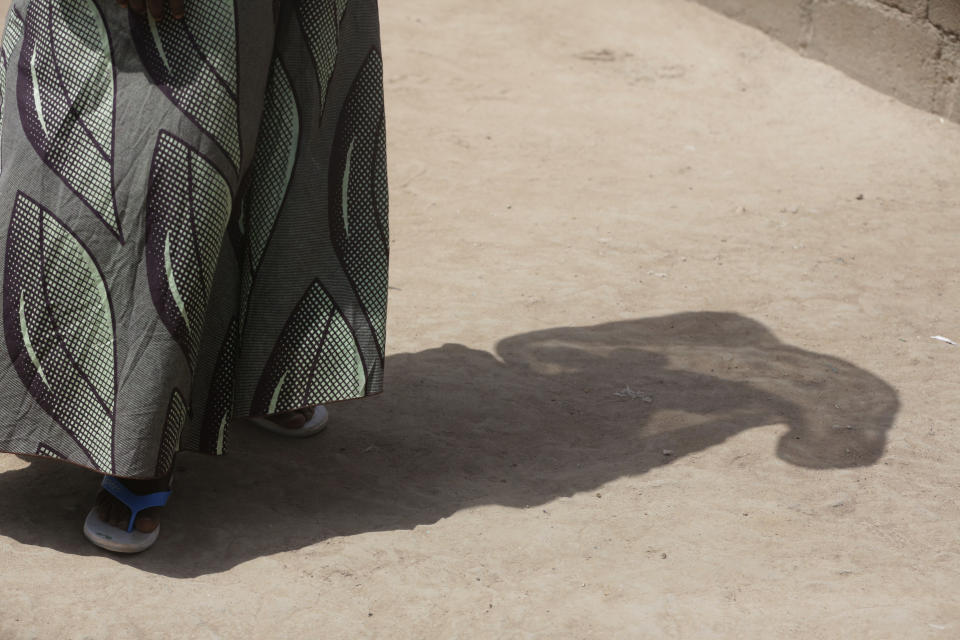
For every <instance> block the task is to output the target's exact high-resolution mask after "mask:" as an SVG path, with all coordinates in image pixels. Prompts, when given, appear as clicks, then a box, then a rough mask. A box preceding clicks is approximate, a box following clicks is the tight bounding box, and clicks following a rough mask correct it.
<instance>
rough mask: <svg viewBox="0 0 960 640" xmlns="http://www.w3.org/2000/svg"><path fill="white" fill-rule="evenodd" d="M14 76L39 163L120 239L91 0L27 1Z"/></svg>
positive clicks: (103, 34)
mask: <svg viewBox="0 0 960 640" xmlns="http://www.w3.org/2000/svg"><path fill="white" fill-rule="evenodd" d="M19 60H20V62H19V68H18V74H17V105H18V106H19V111H20V120H21V122H22V123H23V128H24V133H25V134H26V136H27V139H29V140H30V143H31V144H32V145H33V147H34V149H36V151H37V153H38V154H39V155H40V157H41V158H42V159H43V161H44V162H45V163H46V164H47V165H48V166H49V167H50V168H51V169H52V170H53V171H54V172H55V173H56V174H57V175H58V176H60V178H61V179H62V180H63V181H64V183H65V184H66V185H67V186H68V187H69V188H70V190H71V191H73V192H74V193H75V194H76V195H77V196H78V197H79V198H80V199H81V200H82V201H83V202H84V203H85V204H86V205H87V206H89V207H90V209H91V210H93V212H94V213H95V214H96V215H97V216H98V217H99V218H100V219H101V220H102V221H103V223H104V224H106V225H107V227H108V228H109V229H110V231H111V233H113V235H114V236H116V237H117V238H118V239H119V240H121V241H123V233H122V230H121V228H120V219H119V217H118V214H117V207H116V203H115V202H114V190H113V160H114V155H113V143H114V109H115V102H116V100H115V92H116V86H115V82H114V69H113V59H112V55H111V46H110V38H109V35H108V33H107V29H106V26H105V25H104V22H103V17H102V16H101V14H100V10H99V9H98V8H97V5H96V4H95V3H94V2H93V0H32V1H31V2H30V4H29V8H28V10H27V18H26V24H25V27H24V36H23V46H22V47H21V49H20V58H19Z"/></svg>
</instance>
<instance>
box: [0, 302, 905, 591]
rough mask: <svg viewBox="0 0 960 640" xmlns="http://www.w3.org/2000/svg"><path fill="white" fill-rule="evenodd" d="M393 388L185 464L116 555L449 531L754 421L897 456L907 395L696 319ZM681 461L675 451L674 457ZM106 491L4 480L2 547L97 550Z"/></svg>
mask: <svg viewBox="0 0 960 640" xmlns="http://www.w3.org/2000/svg"><path fill="white" fill-rule="evenodd" d="M386 372H387V380H386V388H387V393H385V394H383V395H381V396H378V397H376V398H370V399H367V400H365V401H362V402H350V403H342V404H338V405H334V406H332V407H331V416H332V419H331V426H330V427H329V429H328V433H326V434H325V435H323V436H321V437H318V438H314V439H311V440H309V441H305V442H304V441H289V440H286V439H278V438H276V437H274V436H271V435H270V434H268V433H263V432H261V431H259V430H257V429H256V428H255V427H253V426H250V425H249V424H247V423H244V422H243V421H238V422H237V423H236V424H235V425H233V427H232V433H231V447H230V449H231V452H230V455H228V456H226V457H224V458H220V459H218V458H210V457H204V456H197V455H185V456H180V457H179V459H178V461H177V470H178V471H177V473H178V475H177V482H176V490H175V495H174V497H173V499H172V500H171V503H170V506H169V507H168V508H167V510H166V511H167V513H166V515H165V518H164V522H165V524H164V525H163V528H164V531H163V533H162V535H161V539H160V541H159V542H158V543H157V545H156V546H155V547H154V548H153V549H151V550H150V551H148V552H147V553H145V554H142V555H140V556H134V557H121V556H116V557H117V559H118V561H119V562H124V563H127V564H130V565H132V566H135V567H138V568H140V569H142V570H144V571H149V572H153V573H158V574H162V575H167V576H173V577H195V576H198V575H204V574H208V573H216V572H220V571H225V570H227V569H230V568H231V567H233V566H235V565H237V564H239V563H242V562H245V561H247V560H251V559H253V558H256V557H259V556H262V555H270V554H274V553H278V552H282V551H289V550H292V549H299V548H302V547H305V546H308V545H311V544H314V543H317V542H320V541H323V540H325V539H327V538H330V537H333V536H345V535H351V534H356V533H363V532H368V531H379V530H392V529H409V528H412V527H415V526H417V525H422V524H432V523H434V522H436V521H437V520H439V519H441V518H445V517H447V516H450V515H452V514H453V513H455V512H457V511H458V510H460V509H463V508H465V507H470V506H477V505H485V504H497V505H504V506H509V507H526V506H531V505H538V504H544V503H546V502H549V501H551V500H553V499H555V498H557V497H561V496H569V495H572V494H574V493H577V492H582V491H591V490H594V489H596V488H597V487H599V486H601V485H603V484H604V483H607V482H609V481H611V480H614V479H616V478H619V477H622V476H635V475H639V474H643V473H645V472H646V471H648V470H650V469H652V468H654V467H657V466H660V465H664V464H669V463H671V462H672V461H675V460H677V459H679V458H682V457H683V456H685V455H688V454H691V453H695V452H698V451H703V450H704V449H707V448H709V447H712V446H714V445H717V444H720V443H722V442H723V441H724V440H725V439H727V438H729V437H731V436H733V435H736V434H738V433H741V432H743V431H744V430H747V429H751V428H754V427H761V426H767V425H786V427H787V430H786V432H785V433H784V434H783V435H782V436H781V437H780V439H779V443H778V446H777V448H776V451H775V452H771V453H775V455H777V456H779V457H780V458H781V459H783V460H785V461H787V462H789V463H791V464H794V465H800V466H803V467H809V468H822V469H830V468H843V467H855V466H866V465H871V464H873V463H875V462H876V461H877V460H879V459H880V457H881V456H882V455H883V451H884V447H885V443H886V434H887V431H888V430H889V429H890V428H891V427H892V425H893V421H894V418H895V416H896V414H897V411H898V409H899V400H898V397H897V393H896V391H895V390H894V389H893V388H892V387H891V386H890V385H888V384H887V383H885V382H884V381H883V380H881V379H880V378H878V377H877V376H875V375H873V374H871V373H869V372H868V371H865V370H863V369H861V368H858V367H857V366H855V365H853V364H851V363H849V362H846V361H844V360H841V359H839V358H835V357H833V356H829V355H824V354H819V353H815V352H812V351H805V350H803V349H799V348H796V347H792V346H790V345H787V344H784V343H783V342H781V341H780V340H778V339H777V338H776V337H775V336H774V335H773V334H772V333H771V332H770V331H769V330H768V329H767V328H765V327H764V326H763V325H762V324H760V323H758V322H756V321H754V320H751V319H749V318H746V317H744V316H741V315H738V314H734V313H709V312H692V313H681V314H674V315H669V316H663V317H655V318H644V319H638V320H629V321H623V322H615V323H608V324H601V325H596V326H589V327H560V328H554V329H547V330H543V331H536V332H532V333H525V334H520V335H516V336H512V337H509V338H505V339H503V340H501V341H500V342H499V343H498V344H497V347H496V352H495V354H491V353H489V352H486V351H479V350H474V349H469V348H467V347H464V346H462V345H455V344H448V345H444V346H442V347H439V348H436V349H428V350H426V351H422V352H419V353H403V354H397V355H393V356H390V357H389V358H388V362H387V366H386ZM665 452H666V453H665ZM96 484H97V480H96V477H95V476H93V475H92V474H90V473H89V472H84V471H82V470H79V469H76V468H72V467H69V466H67V465H62V464H56V463H50V462H42V463H41V462H34V463H32V464H30V465H29V466H26V467H24V468H22V469H17V470H13V471H8V472H6V473H3V474H0V505H2V510H3V513H6V514H17V515H16V516H14V517H9V516H8V517H6V518H4V519H2V520H0V535H5V536H9V537H11V538H14V539H15V540H18V541H20V542H22V543H24V544H31V545H41V546H47V547H51V548H54V549H57V550H60V551H62V552H65V553H72V554H80V555H92V554H98V553H100V552H99V551H98V550H96V549H95V548H93V547H92V546H91V545H89V543H87V542H86V541H85V540H84V539H83V537H82V535H81V534H80V523H81V522H82V520H83V517H84V516H85V515H86V511H87V509H88V508H89V506H90V504H91V503H92V499H93V494H94V492H95V488H96Z"/></svg>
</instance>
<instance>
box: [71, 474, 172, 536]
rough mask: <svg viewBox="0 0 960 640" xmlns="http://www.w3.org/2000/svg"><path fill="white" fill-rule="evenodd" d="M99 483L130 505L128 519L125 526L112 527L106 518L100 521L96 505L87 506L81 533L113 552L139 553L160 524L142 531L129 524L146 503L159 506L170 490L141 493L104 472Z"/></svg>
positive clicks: (154, 534) (157, 534)
mask: <svg viewBox="0 0 960 640" xmlns="http://www.w3.org/2000/svg"><path fill="white" fill-rule="evenodd" d="M101 486H102V487H103V489H104V490H105V491H107V492H108V493H110V494H111V495H112V496H113V497H114V498H116V499H117V500H119V501H120V502H122V503H123V504H125V505H126V506H127V508H128V509H130V520H129V522H128V523H127V527H126V528H125V529H121V528H120V527H115V526H113V525H112V524H110V523H109V522H104V521H103V520H102V519H101V518H100V514H99V513H97V507H96V506H95V507H93V508H92V509H90V513H88V514H87V519H86V520H85V521H84V523H83V535H85V536H86V537H87V540H89V541H90V542H92V543H93V544H95V545H97V546H98V547H100V548H101V549H106V550H107V551H115V552H117V553H140V552H141V551H145V550H146V549H149V548H150V547H151V546H153V543H154V542H156V541H157V536H159V535H160V525H159V524H158V525H157V528H156V529H154V530H153V531H151V532H150V533H144V532H143V531H139V530H138V529H135V528H134V526H133V522H134V520H136V518H137V514H138V513H139V512H140V511H143V510H144V509H149V508H150V507H162V506H164V505H166V504H167V499H168V498H169V497H170V493H171V492H170V490H167V491H157V492H154V493H148V494H146V495H141V494H137V493H134V492H133V491H130V489H128V488H127V487H126V486H125V485H124V484H123V483H122V482H120V481H119V480H117V479H116V478H114V477H112V476H104V477H103V482H102V483H101ZM168 486H170V487H172V486H173V478H170V484H169V485H168Z"/></svg>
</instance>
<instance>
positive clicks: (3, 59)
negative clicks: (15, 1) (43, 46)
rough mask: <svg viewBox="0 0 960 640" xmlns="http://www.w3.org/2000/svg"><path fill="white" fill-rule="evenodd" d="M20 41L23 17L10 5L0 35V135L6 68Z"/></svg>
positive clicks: (21, 39)
mask: <svg viewBox="0 0 960 640" xmlns="http://www.w3.org/2000/svg"><path fill="white" fill-rule="evenodd" d="M21 41H23V18H21V17H20V14H19V13H17V9H16V7H14V6H13V5H11V6H10V9H9V11H7V21H6V23H5V24H4V26H3V35H2V36H0V136H2V134H3V112H4V111H5V110H6V106H7V103H6V101H5V100H4V96H5V95H6V92H7V68H8V67H9V66H10V59H11V57H12V56H13V50H14V49H16V48H17V46H18V45H19V44H20V42H21ZM2 166H3V162H2V161H0V167H2Z"/></svg>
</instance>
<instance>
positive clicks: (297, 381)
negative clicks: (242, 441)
mask: <svg viewBox="0 0 960 640" xmlns="http://www.w3.org/2000/svg"><path fill="white" fill-rule="evenodd" d="M365 386H366V365H365V364H364V362H363V355H362V353H361V351H360V348H359V345H358V344H357V341H356V336H355V335H354V333H353V330H352V328H351V327H350V325H349V324H348V323H347V320H346V318H345V317H344V315H343V312H342V311H341V310H340V308H339V307H338V306H337V304H336V303H335V302H334V301H333V299H332V298H331V297H330V295H329V293H327V291H326V289H324V288H323V285H322V284H321V283H320V282H319V281H314V282H313V283H312V284H311V285H310V287H309V288H308V289H307V291H306V293H305V294H304V295H303V298H302V299H301V300H300V303H299V304H298V305H297V307H296V309H294V312H293V315H291V316H290V319H289V321H288V322H287V325H286V326H285V327H284V329H283V333H282V334H281V336H280V340H279V341H278V342H277V345H276V347H275V349H274V352H273V354H272V355H271V357H270V360H269V361H268V363H267V367H266V369H265V370H264V375H263V377H262V378H261V379H260V384H259V386H258V388H257V392H256V394H255V395H254V400H253V404H252V406H251V407H250V413H251V414H263V413H274V412H275V411H276V410H277V407H278V406H284V407H305V406H307V405H310V404H321V403H323V402H330V401H333V400H344V399H347V398H353V397H357V396H358V395H363V392H364V388H365Z"/></svg>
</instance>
